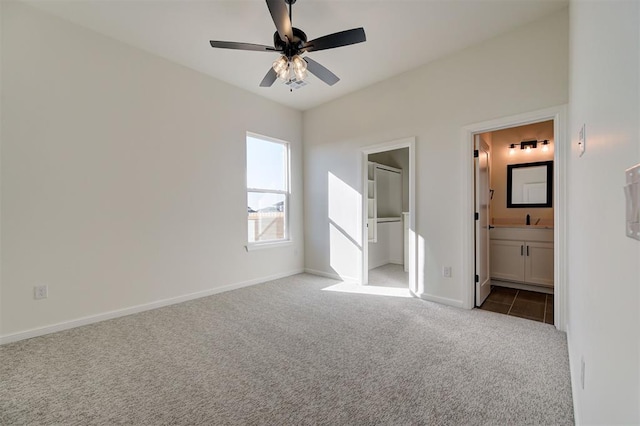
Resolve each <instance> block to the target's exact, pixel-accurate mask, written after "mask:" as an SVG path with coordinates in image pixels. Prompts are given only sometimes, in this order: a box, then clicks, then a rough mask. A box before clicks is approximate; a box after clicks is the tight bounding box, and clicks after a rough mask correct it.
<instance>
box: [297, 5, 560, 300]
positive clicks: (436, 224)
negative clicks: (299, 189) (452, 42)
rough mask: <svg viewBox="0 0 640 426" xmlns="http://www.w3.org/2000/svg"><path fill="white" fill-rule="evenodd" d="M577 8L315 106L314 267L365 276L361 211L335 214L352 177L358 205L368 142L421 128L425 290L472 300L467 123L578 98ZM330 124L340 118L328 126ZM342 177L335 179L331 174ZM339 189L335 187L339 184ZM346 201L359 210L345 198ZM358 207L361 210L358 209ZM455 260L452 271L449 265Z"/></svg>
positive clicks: (309, 181) (308, 178)
mask: <svg viewBox="0 0 640 426" xmlns="http://www.w3.org/2000/svg"><path fill="white" fill-rule="evenodd" d="M567 26H568V11H567V10H563V11H560V12H558V13H556V14H553V15H551V16H548V17H546V18H543V19H541V20H538V21H536V22H533V23H531V24H530V25H527V26H524V27H521V28H520V29H517V30H515V31H513V32H510V33H508V34H504V35H502V36H499V37H497V38H495V39H492V40H489V41H487V42H485V43H482V44H480V45H477V46H475V47H473V48H470V49H466V50H463V51H460V52H458V53H456V54H453V55H451V56H448V57H445V58H443V59H440V60H437V61H435V62H433V63H430V64H428V65H426V66H423V67H421V68H419V69H416V70H414V71H411V72H408V73H406V74H403V75H401V76H398V77H396V78H393V79H391V80H386V81H383V82H381V83H379V84H376V85H374V86H371V87H369V88H366V89H364V90H361V91H359V92H356V93H354V94H351V95H348V96H346V97H344V98H341V99H338V100H336V101H333V102H330V103H328V104H325V105H322V106H320V107H317V108H314V109H312V110H309V111H306V112H305V113H304V114H303V120H304V141H305V152H304V160H305V162H304V168H305V231H306V232H305V266H306V267H307V268H309V269H311V270H317V271H323V272H326V273H335V274H339V275H343V276H345V277H360V276H361V269H360V265H361V264H360V262H359V259H360V257H361V254H360V252H361V247H362V235H361V229H359V228H358V226H357V225H358V223H357V221H356V220H355V219H352V218H347V217H341V219H342V221H343V222H344V223H345V226H340V224H337V225H338V227H339V228H341V230H336V229H337V227H336V224H335V219H334V218H332V217H330V214H328V212H330V211H331V210H330V206H331V205H332V199H334V197H335V194H333V193H332V191H329V190H328V185H327V181H328V176H334V177H335V178H337V179H338V180H339V181H341V182H342V186H343V188H344V190H343V192H344V194H349V195H350V196H352V197H354V198H355V200H354V201H353V205H354V206H358V205H359V203H361V201H360V197H361V194H362V188H361V185H362V183H361V172H360V167H361V164H360V163H361V161H362V159H361V155H360V149H362V148H363V147H365V146H368V145H373V144H377V143H382V142H387V141H392V140H397V139H401V138H404V137H408V136H416V181H417V182H416V195H417V203H416V204H417V212H416V214H417V217H416V219H417V229H416V230H415V231H416V232H417V234H418V289H417V290H418V292H419V293H421V294H422V295H423V296H424V297H428V298H432V299H434V300H438V301H441V302H445V303H450V304H453V305H459V306H462V304H463V295H464V286H465V285H472V279H471V277H462V276H461V273H460V271H461V270H462V253H463V250H464V247H463V234H462V233H463V231H462V229H463V224H464V221H466V220H470V218H467V217H463V216H464V215H463V212H462V209H463V206H464V200H463V194H462V193H463V186H464V185H463V182H462V176H463V169H464V167H472V164H463V163H462V161H461V158H462V157H463V155H462V153H463V152H462V150H463V149H464V147H463V146H462V144H461V143H460V135H461V130H462V128H463V126H465V125H469V124H472V123H477V122H480V121H486V120H489V119H493V118H498V117H504V116H510V115H515V114H518V113H523V112H528V111H534V110H538V109H542V108H545V107H549V106H553V105H560V104H564V103H566V102H567V99H568V81H567V79H568V28H567ZM328 124H330V125H328ZM331 179H333V178H331ZM334 192H335V191H334ZM343 206H345V207H344V208H345V209H347V208H349V207H348V206H347V205H346V204H345V203H343ZM350 212H351V213H350V214H352V215H359V214H360V213H359V210H358V209H357V208H353V209H351V210H350ZM445 265H447V266H452V267H453V277H452V278H442V277H441V273H440V271H441V270H442V266H445Z"/></svg>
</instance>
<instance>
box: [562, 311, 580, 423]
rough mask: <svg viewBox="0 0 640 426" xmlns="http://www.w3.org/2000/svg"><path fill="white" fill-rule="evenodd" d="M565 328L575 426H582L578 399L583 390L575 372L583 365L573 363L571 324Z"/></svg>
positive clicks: (578, 375) (577, 373)
mask: <svg viewBox="0 0 640 426" xmlns="http://www.w3.org/2000/svg"><path fill="white" fill-rule="evenodd" d="M565 326H566V327H565V328H566V329H567V352H568V353H569V376H570V377H569V379H570V380H571V396H572V399H573V420H574V424H576V425H581V424H582V422H581V421H580V413H581V412H582V410H581V409H580V398H578V392H580V391H581V390H582V386H581V384H580V383H578V382H577V381H576V378H577V377H580V374H579V372H578V371H575V369H576V368H581V367H578V366H581V364H580V362H573V359H572V356H573V355H574V353H573V350H572V347H573V344H572V343H571V342H572V339H570V338H568V336H571V331H570V324H569V323H567V324H565Z"/></svg>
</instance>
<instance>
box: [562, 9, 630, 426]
mask: <svg viewBox="0 0 640 426" xmlns="http://www.w3.org/2000/svg"><path fill="white" fill-rule="evenodd" d="M639 5H640V3H638V2H637V1H619V2H585V1H574V2H572V3H571V6H570V8H571V19H570V22H571V71H570V80H571V86H570V113H569V115H570V126H569V131H570V139H571V144H572V147H571V150H570V151H571V152H570V157H569V161H568V174H567V183H568V188H567V194H568V209H569V212H568V216H567V217H568V235H567V237H568V238H567V240H568V271H569V272H568V280H569V287H568V300H569V309H568V332H567V334H568V339H569V351H570V361H571V373H572V382H573V391H574V399H575V402H576V404H575V410H576V416H577V420H578V421H579V423H581V424H639V423H640V413H639V411H638V410H639V409H640V408H639V406H640V391H639V387H640V352H639V347H640V314H639V313H640V242H638V241H636V240H632V239H630V238H627V237H625V222H624V221H625V198H624V193H623V189H622V187H623V185H624V182H625V175H624V170H625V169H626V168H628V167H630V166H632V165H634V164H637V163H639V162H640V130H639V127H640V118H639V114H640V108H639V99H640V96H639V93H640V87H639V81H640V64H639V62H640V53H639V52H640V41H639V40H640V30H639V24H640V10H639V9H640V6H639ZM583 123H584V124H586V135H587V144H586V145H587V151H586V153H585V154H584V156H583V157H578V152H577V141H578V132H579V129H580V127H581V126H582V124H583ZM585 212H588V214H585ZM581 359H584V362H585V383H584V389H582V387H581V381H580V365H581Z"/></svg>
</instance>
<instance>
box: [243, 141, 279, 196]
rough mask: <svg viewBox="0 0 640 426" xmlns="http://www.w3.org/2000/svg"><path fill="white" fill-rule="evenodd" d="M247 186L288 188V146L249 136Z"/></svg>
mask: <svg viewBox="0 0 640 426" xmlns="http://www.w3.org/2000/svg"><path fill="white" fill-rule="evenodd" d="M247 187H248V188H260V189H277V190H280V191H286V189H287V146H286V145H285V144H281V143H276V142H269V141H266V140H263V139H257V138H254V137H251V136H247Z"/></svg>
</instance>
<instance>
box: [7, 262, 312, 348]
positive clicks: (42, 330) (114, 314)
mask: <svg viewBox="0 0 640 426" xmlns="http://www.w3.org/2000/svg"><path fill="white" fill-rule="evenodd" d="M303 272H304V270H303V269H295V270H293V271H288V272H283V273H280V274H275V275H271V276H268V277H260V278H256V279H253V280H248V281H242V282H239V283H235V284H228V285H225V286H222V287H215V288H210V289H208V290H203V291H198V292H195V293H190V294H185V295H182V296H177V297H171V298H169V299H163V300H158V301H155V302H150V303H144V304H142V305H136V306H130V307H128V308H123V309H116V310H114V311H108V312H103V313H101V314H96V315H89V316H86V317H82V318H77V319H74V320H70V321H63V322H59V323H57V324H52V325H47V326H44V327H38V328H32V329H30V330H25V331H18V332H16V333H11V334H5V335H4V336H0V345H4V344H7V343H12V342H17V341H19V340H24V339H30V338H32V337H38V336H44V335H45V334H51V333H56V332H58V331H63V330H68V329H70V328H76V327H81V326H83V325H89V324H93V323H96V322H100V321H106V320H110V319H113V318H119V317H124V316H127V315H131V314H137V313H139V312H144V311H149V310H151V309H157V308H162V307H164V306H169V305H175V304H177V303H182V302H187V301H189V300H194V299H199V298H201V297H207V296H212V295H214V294H218V293H224V292H226V291H231V290H237V289H239V288H243V287H249V286H252V285H256V284H262V283H265V282H268V281H272V280H277V279H279V278H284V277H288V276H291V275H296V274H300V273H303Z"/></svg>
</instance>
